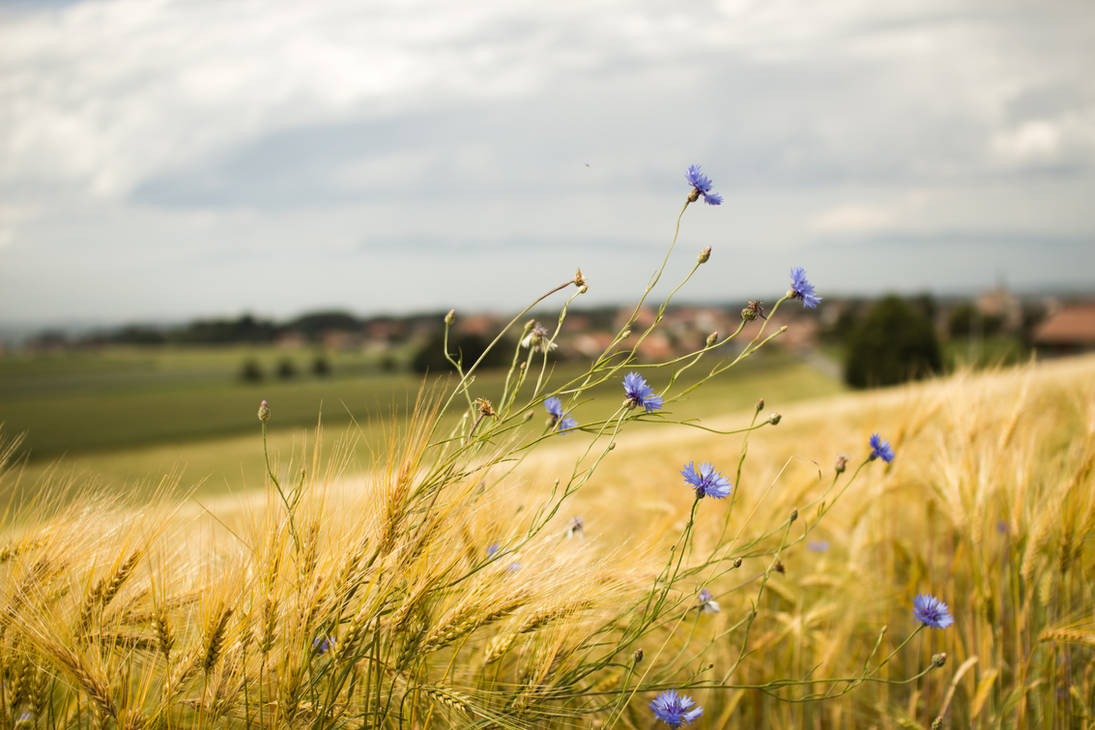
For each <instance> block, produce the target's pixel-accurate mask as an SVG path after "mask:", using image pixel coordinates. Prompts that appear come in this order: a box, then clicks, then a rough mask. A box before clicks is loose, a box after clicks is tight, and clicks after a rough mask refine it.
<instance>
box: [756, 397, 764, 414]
mask: <svg viewBox="0 0 1095 730" xmlns="http://www.w3.org/2000/svg"><path fill="white" fill-rule="evenodd" d="M763 410H764V399H763V398H761V399H760V400H758V401H757V413H760V412H761V411H763Z"/></svg>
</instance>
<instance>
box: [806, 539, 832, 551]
mask: <svg viewBox="0 0 1095 730" xmlns="http://www.w3.org/2000/svg"><path fill="white" fill-rule="evenodd" d="M806 549H807V550H809V551H810V552H812V553H824V552H828V550H829V541H828V540H811V541H810V543H809V544H808V545H806Z"/></svg>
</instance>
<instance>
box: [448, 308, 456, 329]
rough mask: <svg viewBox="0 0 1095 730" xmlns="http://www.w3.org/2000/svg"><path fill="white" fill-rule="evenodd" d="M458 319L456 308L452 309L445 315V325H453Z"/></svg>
mask: <svg viewBox="0 0 1095 730" xmlns="http://www.w3.org/2000/svg"><path fill="white" fill-rule="evenodd" d="M455 321H456V310H455V309H450V310H449V313H448V314H446V315H445V325H446V326H448V327H452V323H453V322H455Z"/></svg>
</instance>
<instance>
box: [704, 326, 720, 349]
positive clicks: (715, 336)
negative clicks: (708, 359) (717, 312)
mask: <svg viewBox="0 0 1095 730" xmlns="http://www.w3.org/2000/svg"><path fill="white" fill-rule="evenodd" d="M718 341H719V331H718V330H715V331H714V332H712V333H711V334H709V335H707V344H706V345H705V346H706V347H711V345H713V344H715V343H716V342H718Z"/></svg>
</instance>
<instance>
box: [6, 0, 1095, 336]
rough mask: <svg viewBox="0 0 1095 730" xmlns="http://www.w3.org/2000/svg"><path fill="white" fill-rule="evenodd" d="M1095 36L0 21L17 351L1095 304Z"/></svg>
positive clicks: (105, 0) (499, 22) (97, 2)
mask: <svg viewBox="0 0 1095 730" xmlns="http://www.w3.org/2000/svg"><path fill="white" fill-rule="evenodd" d="M1092 69H1095V4H1092V3H1091V2H1090V0H1080V1H1077V2H1058V1H1054V0H1049V1H1047V2H1038V3H1035V2H1029V1H1024V2H1012V1H1011V0H986V1H985V2H955V1H947V2H939V1H937V0H915V1H914V2H905V1H904V0H896V1H887V2H881V3H880V2H877V1H876V0H832V1H827V2H824V3H818V2H785V1H784V0H757V1H755V2H754V1H745V0H725V1H721V2H705V1H703V0H696V1H694V2H688V3H666V2H661V1H659V2H601V1H598V0H581V1H579V2H564V1H561V0H557V1H554V2H550V3H549V2H543V1H542V0H535V1H534V2H524V1H522V0H509V1H507V2H484V1H482V0H467V1H459V2H458V1H455V0H421V1H410V2H391V1H389V2H382V3H378V2H362V1H361V0H329V1H327V2H308V3H302V2H296V1H293V2H277V1H275V0H262V1H261V2H258V1H255V2H251V1H243V2H237V1H234V0H216V1H210V2H204V1H198V2H195V1H186V2H171V1H166V0H139V1H137V2H122V1H119V0H87V1H85V2H59V1H56V0H55V1H52V2H29V1H25V0H24V1H16V2H12V1H11V0H0V322H41V323H47V322H72V321H88V322H142V321H143V322H152V321H178V320H183V319H188V318H191V317H196V316H219V315H226V316H227V315H235V314H239V313H241V312H253V313H256V314H259V315H263V316H272V317H286V316H291V315H293V314H296V313H299V312H302V311H307V310H315V309H322V308H343V309H348V310H350V311H354V312H358V313H363V314H364V313H372V312H407V311H426V310H431V309H448V308H449V307H455V308H457V309H458V310H461V309H495V310H505V309H507V308H514V307H520V306H521V305H522V304H524V303H526V302H527V301H529V300H531V299H534V298H535V297H537V296H538V295H539V294H541V293H543V292H544V291H546V290H548V289H550V288H552V287H554V286H556V285H557V284H560V283H562V282H564V281H566V280H567V279H568V278H570V277H572V276H573V273H574V270H575V268H576V267H578V266H580V267H581V268H582V270H583V272H584V273H585V275H586V277H587V279H588V281H589V286H590V291H589V292H588V293H587V294H586V295H585V300H584V301H585V303H586V304H587V305H597V304H605V303H615V302H624V301H629V300H632V299H633V298H634V297H635V296H636V295H638V293H639V292H640V291H641V289H642V288H643V286H644V285H645V284H646V282H647V279H648V277H649V276H650V274H651V273H652V272H653V270H654V269H655V268H656V267H657V264H658V263H659V262H660V260H661V257H662V255H663V253H664V251H665V248H666V246H667V245H668V243H669V241H670V240H671V238H672V235H673V230H674V221H675V219H676V216H677V214H678V213H679V212H680V209H681V206H682V205H683V203H684V202H685V197H686V196H687V194H688V192H689V186H688V184H687V183H686V182H685V179H684V173H685V171H686V169H687V167H688V166H689V165H690V164H701V165H702V166H703V170H704V172H705V173H706V174H708V175H709V176H710V177H711V179H712V180H713V181H714V190H716V191H718V192H719V193H721V194H722V195H723V197H724V198H725V202H724V204H723V205H721V206H718V207H715V206H706V205H703V204H696V205H693V206H690V207H689V208H688V209H687V211H686V213H685V215H684V217H683V220H682V223H681V232H680V238H679V242H678V248H677V250H676V251H675V252H674V254H673V256H672V257H671V260H670V263H669V265H668V267H667V274H666V279H665V282H666V286H672V285H673V284H675V283H676V282H677V281H678V280H679V279H680V277H681V276H683V274H684V273H685V272H686V271H687V269H688V268H689V267H690V266H691V264H692V263H693V262H694V261H695V254H696V253H697V252H698V251H700V250H701V249H702V248H703V247H704V246H711V247H712V249H713V253H712V256H711V260H710V262H709V263H708V264H706V265H705V266H703V267H702V268H701V269H700V271H699V272H698V273H697V275H696V276H695V277H694V278H693V279H692V280H691V281H690V282H689V284H688V286H687V287H686V289H685V290H684V292H683V294H682V296H684V297H685V298H687V299H690V300H693V301H702V300H740V299H745V298H750V299H752V298H759V299H766V300H769V301H771V300H774V299H775V298H777V297H778V296H780V295H781V294H782V293H783V292H784V291H785V290H786V288H787V282H788V277H787V272H788V270H789V269H790V268H791V267H792V266H804V267H806V270H807V272H808V275H809V277H810V279H811V281H812V282H813V283H814V284H815V285H816V287H817V289H818V291H819V293H820V294H822V295H825V294H826V293H832V294H855V293H863V294H875V293H881V292H884V291H891V290H893V291H899V292H910V293H911V292H918V291H932V292H937V293H954V292H964V291H968V292H974V291H977V290H981V289H985V288H989V287H992V286H995V285H996V284H998V283H1001V282H1003V283H1006V284H1007V285H1008V286H1010V287H1013V288H1015V289H1017V290H1022V291H1039V290H1042V289H1048V288H1050V287H1066V288H1072V289H1080V290H1084V289H1088V290H1093V291H1095V273H1093V272H1095V77H1093V75H1092Z"/></svg>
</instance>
